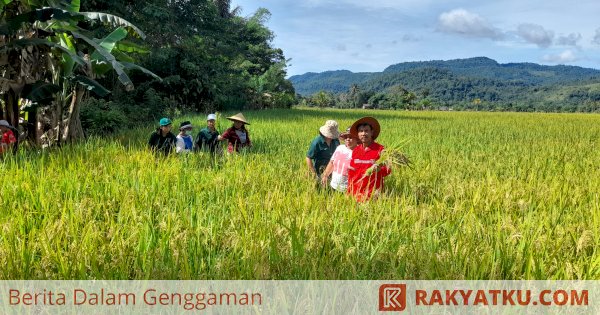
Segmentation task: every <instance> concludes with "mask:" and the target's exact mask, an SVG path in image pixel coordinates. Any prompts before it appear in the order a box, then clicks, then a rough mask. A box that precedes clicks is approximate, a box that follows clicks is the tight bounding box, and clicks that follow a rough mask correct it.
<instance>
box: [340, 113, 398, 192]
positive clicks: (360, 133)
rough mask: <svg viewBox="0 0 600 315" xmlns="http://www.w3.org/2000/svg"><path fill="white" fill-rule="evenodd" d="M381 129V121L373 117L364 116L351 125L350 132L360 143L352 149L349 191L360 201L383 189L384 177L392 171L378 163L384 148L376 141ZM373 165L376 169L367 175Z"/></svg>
mask: <svg viewBox="0 0 600 315" xmlns="http://www.w3.org/2000/svg"><path fill="white" fill-rule="evenodd" d="M380 130H381V127H380V126H379V122H378V121H377V119H375V118H373V117H363V118H361V119H359V120H357V121H356V122H354V124H352V127H350V133H351V134H352V136H354V137H357V138H358V140H359V141H360V144H359V145H357V146H356V148H354V150H353V151H352V160H351V161H350V167H349V168H348V193H350V194H352V195H353V196H354V197H355V198H356V200H357V201H359V202H362V201H366V200H369V199H370V198H371V196H372V195H373V192H374V191H379V190H380V189H382V188H383V178H384V177H385V176H388V175H389V174H390V173H391V170H390V169H389V168H388V167H386V166H378V165H376V162H377V160H379V157H380V156H381V152H382V151H383V149H384V147H383V146H382V145H381V144H379V143H377V142H375V140H376V139H377V137H378V136H379V132H380ZM371 167H374V171H373V172H372V173H371V174H370V175H367V170H368V169H369V168H371Z"/></svg>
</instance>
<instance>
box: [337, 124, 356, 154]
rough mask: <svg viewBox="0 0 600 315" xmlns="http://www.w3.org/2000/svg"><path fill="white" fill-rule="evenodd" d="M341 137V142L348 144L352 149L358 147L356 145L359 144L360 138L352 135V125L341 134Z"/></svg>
mask: <svg viewBox="0 0 600 315" xmlns="http://www.w3.org/2000/svg"><path fill="white" fill-rule="evenodd" d="M340 139H341V142H343V143H344V144H345V145H346V147H347V148H348V149H350V150H354V148H356V146H357V145H358V139H357V138H355V137H353V136H352V134H351V133H350V127H348V129H346V132H344V133H342V134H340Z"/></svg>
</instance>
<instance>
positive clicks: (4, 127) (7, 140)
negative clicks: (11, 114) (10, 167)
mask: <svg viewBox="0 0 600 315" xmlns="http://www.w3.org/2000/svg"><path fill="white" fill-rule="evenodd" d="M11 129H13V128H12V126H11V125H10V124H9V123H8V121H6V120H0V134H1V135H2V138H1V139H0V155H3V154H4V153H7V152H10V150H11V149H12V148H13V146H14V145H15V144H16V143H17V138H15V134H14V133H13V132H12V130H11Z"/></svg>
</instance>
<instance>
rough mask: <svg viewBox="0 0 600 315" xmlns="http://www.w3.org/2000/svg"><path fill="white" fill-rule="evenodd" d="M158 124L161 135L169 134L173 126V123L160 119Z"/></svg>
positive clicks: (167, 119) (166, 119)
mask: <svg viewBox="0 0 600 315" xmlns="http://www.w3.org/2000/svg"><path fill="white" fill-rule="evenodd" d="M159 124H160V127H159V129H160V131H161V132H162V133H163V134H167V133H169V132H170V131H171V127H172V125H173V123H172V122H171V120H170V119H169V118H161V119H160V121H159Z"/></svg>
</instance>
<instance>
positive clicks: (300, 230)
mask: <svg viewBox="0 0 600 315" xmlns="http://www.w3.org/2000/svg"><path fill="white" fill-rule="evenodd" d="M226 114H230V113H224V114H223V117H226V116H227V115H226ZM244 115H246V117H248V119H249V120H250V122H251V123H252V125H250V126H249V132H250V137H251V139H252V141H253V144H254V146H253V148H252V150H250V151H248V152H245V153H244V154H239V155H224V156H218V157H212V156H210V155H209V154H207V153H198V154H189V155H186V156H171V157H169V158H157V157H156V156H154V155H153V154H151V153H150V152H148V150H147V148H146V141H147V138H148V136H149V135H150V132H151V131H152V130H153V128H154V126H151V125H149V126H148V127H147V128H140V129H135V130H128V131H127V132H123V133H121V134H118V135H115V136H111V137H106V138H91V139H89V140H88V141H87V142H86V143H81V144H77V145H72V146H66V147H63V148H60V149H52V150H45V151H27V152H25V151H24V152H21V153H20V154H19V155H17V156H12V157H5V158H3V159H2V160H0V181H1V182H2V189H0V279H99V278H101V279H599V278H600V252H599V251H600V246H598V245H599V240H600V189H599V187H600V140H599V135H600V116H598V115H585V114H537V113H522V114H518V113H478V112H460V113H452V112H400V111H361V110H356V111H354V110H352V111H341V110H315V109H292V110H268V111H256V112H244ZM367 115H369V116H375V117H376V118H377V119H379V121H380V123H381V126H382V132H381V135H380V136H379V138H378V139H377V141H378V142H379V143H381V144H383V145H384V146H388V147H389V148H392V147H394V143H402V144H403V145H402V147H401V150H402V151H401V152H403V153H404V154H406V156H410V160H411V162H412V164H411V166H412V167H411V168H402V171H400V172H393V174H392V175H390V176H389V177H387V178H386V183H385V191H384V193H383V195H382V196H381V197H380V198H378V199H377V200H375V201H373V202H369V203H366V204H357V203H356V202H355V201H354V199H353V198H350V197H348V196H345V195H343V194H339V193H334V192H331V191H328V190H324V189H319V188H317V187H316V185H314V183H313V182H312V179H311V178H310V177H309V176H308V171H307V170H306V165H305V164H304V157H305V154H306V151H307V150H308V145H309V143H310V140H311V139H312V138H313V137H314V136H315V135H317V133H318V128H319V126H321V125H322V124H323V123H324V122H325V120H327V119H335V120H337V121H338V122H339V124H340V126H341V128H342V129H343V127H344V126H349V125H351V124H352V122H354V121H355V120H356V119H358V118H360V117H362V116H367ZM205 117H206V116H205V115H198V116H188V117H180V118H178V119H176V121H175V125H177V124H178V123H179V122H180V121H183V120H191V121H192V123H193V124H194V126H203V125H204V124H205ZM220 120H222V121H221V122H220V123H221V125H219V127H220V128H221V129H220V131H223V130H222V129H224V128H226V127H227V126H228V125H229V122H228V121H225V120H224V119H223V118H221V119H220ZM197 131H198V129H196V130H194V136H195V135H196V133H197Z"/></svg>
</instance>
